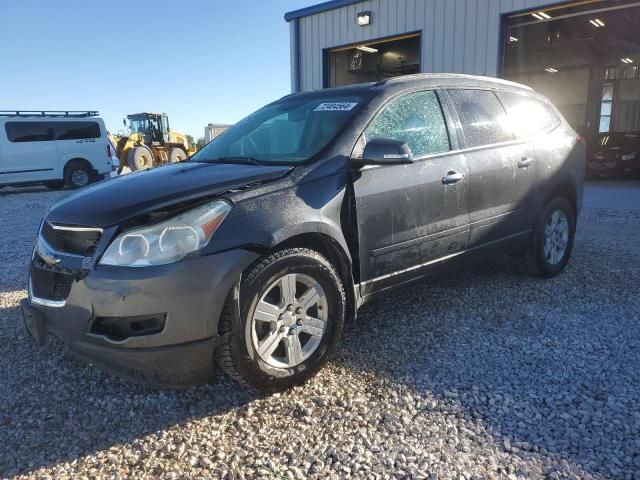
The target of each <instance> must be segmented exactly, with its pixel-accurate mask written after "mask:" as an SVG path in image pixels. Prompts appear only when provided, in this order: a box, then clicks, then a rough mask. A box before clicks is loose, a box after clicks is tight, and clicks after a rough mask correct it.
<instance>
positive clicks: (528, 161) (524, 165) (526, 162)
mask: <svg viewBox="0 0 640 480" xmlns="http://www.w3.org/2000/svg"><path fill="white" fill-rule="evenodd" d="M532 162H533V160H531V159H530V158H527V157H522V158H521V159H520V161H519V162H518V168H527V167H528V166H529V165H531V163H532Z"/></svg>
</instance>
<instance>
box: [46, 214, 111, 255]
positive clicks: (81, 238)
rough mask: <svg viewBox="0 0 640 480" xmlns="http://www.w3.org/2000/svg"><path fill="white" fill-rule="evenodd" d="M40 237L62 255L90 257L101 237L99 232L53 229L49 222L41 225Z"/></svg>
mask: <svg viewBox="0 0 640 480" xmlns="http://www.w3.org/2000/svg"><path fill="white" fill-rule="evenodd" d="M41 234H42V237H43V238H44V239H45V241H46V242H47V243H48V244H49V245H51V247H52V248H53V249H54V250H56V251H58V252H64V253H72V254H75V255H82V256H85V257H90V256H92V255H93V253H94V251H95V248H96V245H98V242H99V241H100V236H101V235H102V234H101V232H100V231H99V230H66V229H64V227H62V228H60V227H58V228H53V226H51V224H50V223H49V222H44V225H42V232H41Z"/></svg>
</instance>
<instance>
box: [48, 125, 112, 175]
mask: <svg viewBox="0 0 640 480" xmlns="http://www.w3.org/2000/svg"><path fill="white" fill-rule="evenodd" d="M55 137H56V145H57V148H58V154H59V155H60V160H61V164H62V165H63V167H64V165H65V164H66V163H67V162H68V161H69V160H71V159H73V158H83V159H85V160H88V161H89V162H91V164H92V165H93V168H95V169H96V170H97V171H98V173H107V172H108V171H110V169H111V168H110V165H107V164H108V162H110V161H111V159H110V158H109V157H108V156H107V146H106V142H105V140H104V135H103V132H102V130H101V128H100V124H99V123H98V122H97V121H95V120H74V121H58V122H56V123H55Z"/></svg>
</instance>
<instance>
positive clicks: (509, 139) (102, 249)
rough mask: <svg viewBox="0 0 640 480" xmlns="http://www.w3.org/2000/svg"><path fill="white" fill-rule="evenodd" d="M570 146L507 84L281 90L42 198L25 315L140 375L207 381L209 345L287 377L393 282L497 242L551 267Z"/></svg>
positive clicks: (566, 197)
mask: <svg viewBox="0 0 640 480" xmlns="http://www.w3.org/2000/svg"><path fill="white" fill-rule="evenodd" d="M584 161H585V151H584V145H583V144H582V143H581V141H580V139H579V137H578V136H577V134H576V133H575V131H574V130H573V129H572V128H571V127H570V126H569V125H568V124H567V122H566V120H565V119H564V118H563V117H562V115H560V114H559V112H558V111H557V110H556V109H555V108H554V107H553V105H551V104H550V103H549V102H548V100H546V99H545V98H544V97H542V96H541V95H538V94H537V93H535V92H534V91H533V90H531V89H530V88H528V87H524V86H521V85H517V84H514V83H511V82H506V81H501V80H493V79H488V78H483V77H471V76H464V75H411V76H406V77H398V78H394V79H389V80H384V81H380V82H377V83H367V84H361V85H355V86H349V87H341V88H336V89H329V90H321V91H315V92H308V93H300V94H292V95H288V96H286V97H284V98H282V99H280V100H278V101H276V102H274V103H271V104H269V105H267V106H265V107H264V108H262V109H260V110H258V111H257V112H255V113H253V114H252V115H250V116H249V117H247V118H245V119H244V120H242V121H240V122H238V123H237V124H236V125H234V126H233V127H231V128H230V129H229V130H227V132H226V133H225V134H224V135H222V136H220V137H218V138H217V139H215V140H213V141H212V142H211V143H209V144H208V145H206V146H205V147H204V148H203V149H202V150H200V151H199V152H197V153H196V154H195V155H194V156H193V157H192V158H191V159H190V160H189V161H187V162H184V163H180V164H174V165H167V166H163V167H160V168H157V169H154V170H151V171H148V172H144V173H142V174H135V175H128V176H124V177H119V178H117V179H114V180H112V181H109V182H107V183H105V184H102V185H100V186H99V187H98V186H96V187H92V188H88V189H86V190H84V191H82V192H80V193H79V194H77V195H74V196H73V197H72V198H67V199H65V200H63V201H61V202H60V203H58V204H57V205H55V206H54V207H53V208H52V209H51V210H50V211H49V212H48V214H47V217H46V218H45V219H44V221H43V224H42V227H41V229H40V232H39V233H38V237H37V242H36V246H35V249H34V253H33V259H32V262H31V267H30V274H29V298H28V299H26V300H25V301H23V312H24V318H25V324H26V327H27V329H28V330H29V332H30V333H31V334H32V336H33V337H34V338H35V339H36V340H37V341H38V342H40V343H42V342H44V340H45V338H46V336H47V334H48V333H51V334H54V335H56V336H57V337H59V338H61V339H62V340H63V341H64V342H65V343H66V344H67V346H68V348H69V349H70V351H72V352H74V353H76V354H77V355H79V356H81V357H84V358H87V359H90V360H91V361H93V362H96V363H97V364H101V365H105V366H107V367H108V368H109V369H111V370H112V371H117V372H119V373H122V374H125V375H127V376H129V377H134V378H137V379H141V380H144V381H147V382H152V383H156V384H160V385H166V384H171V385H174V384H188V383H193V382H198V381H204V380H206V379H208V378H209V377H210V375H211V373H212V370H213V366H214V358H215V359H217V363H218V365H220V367H222V368H223V369H224V370H225V371H226V372H227V373H229V374H230V375H231V376H232V377H233V378H235V379H238V380H240V381H242V382H245V383H247V384H249V385H251V386H253V387H256V388H260V389H264V390H281V389H284V388H288V387H291V386H292V385H296V384H299V383H301V382H303V381H304V380H306V379H307V378H309V377H310V376H311V375H313V374H314V373H315V372H317V371H318V369H319V368H320V367H321V366H322V365H323V364H324V363H325V362H326V361H327V360H328V359H329V358H330V356H331V354H332V352H333V350H334V348H335V346H336V344H337V342H338V340H339V337H340V334H341V331H342V327H343V323H344V321H345V320H347V319H349V318H353V317H354V316H355V314H356V311H357V308H358V307H359V306H361V305H363V304H364V303H366V302H368V301H370V300H372V299H374V298H376V297H377V296H379V295H381V294H384V293H386V292H388V291H390V290H391V289H393V288H397V287H399V286H402V285H406V284H407V283H409V282H412V281H415V280H417V279H420V278H423V277H425V276H426V275H430V274H433V273H435V272H439V271H443V270H447V269H451V268H454V267H457V266H458V265H459V264H460V262H462V261H464V260H466V259H471V258H474V257H475V258H477V257H479V256H486V255H489V254H495V253H497V252H512V253H514V254H517V255H520V256H522V257H523V262H524V264H525V265H526V267H527V268H528V270H529V271H530V272H531V273H532V274H535V275H538V276H541V277H545V278H548V277H553V276H555V275H558V274H559V273H560V272H562V270H563V269H564V268H565V266H566V265H567V262H568V261H569V258H570V255H571V250H572V246H573V238H574V234H575V228H576V220H577V217H578V213H579V211H580V208H581V205H582V189H583V181H584V172H585V165H584ZM363 328H366V327H363Z"/></svg>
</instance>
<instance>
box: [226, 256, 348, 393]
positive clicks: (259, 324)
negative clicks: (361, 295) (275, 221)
mask: <svg viewBox="0 0 640 480" xmlns="http://www.w3.org/2000/svg"><path fill="white" fill-rule="evenodd" d="M294 274H295V280H296V281H295V282H293V281H292V279H293V278H294V277H292V275H294ZM283 279H284V280H283ZM305 282H306V283H305ZM285 283H286V284H287V285H294V284H295V285H296V286H297V289H296V290H295V292H296V293H294V294H293V298H294V301H293V302H291V300H290V299H291V298H292V297H291V295H283V292H284V290H283V289H282V288H281V287H282V285H284V284H285ZM275 285H277V286H275ZM310 285H314V286H315V290H314V289H313V288H310ZM318 287H319V288H318ZM312 291H315V292H317V293H318V296H317V298H318V300H317V301H316V303H315V304H313V305H312V306H310V307H309V308H308V309H306V308H305V309H303V307H302V303H300V304H298V303H297V302H298V301H301V300H304V299H305V298H312V297H314V295H311V292H312ZM275 293H278V295H275ZM305 293H306V294H309V295H308V296H306V295H305ZM276 297H277V299H276ZM284 298H289V301H288V302H285V301H284ZM276 302H277V303H279V305H278V306H277V307H276V305H275V303H276ZM288 303H292V304H293V305H294V306H293V308H289V309H287V307H286V304H288ZM258 304H260V306H261V308H260V313H258V314H257V316H258V317H260V318H262V320H254V314H255V312H256V311H257V310H258V309H257V306H258ZM267 304H268V305H267ZM265 305H267V306H268V307H269V308H265ZM308 305H309V304H308ZM233 307H234V305H233V300H232V298H231V295H230V299H229V300H228V301H227V303H226V305H225V307H224V309H223V312H222V315H221V317H220V324H219V332H220V334H221V335H222V336H223V338H224V339H225V340H226V341H224V342H223V344H222V345H221V346H220V347H219V348H218V349H217V350H216V360H217V363H218V365H219V366H220V368H222V370H224V371H225V373H227V374H228V375H229V376H230V377H232V378H233V379H235V380H237V381H239V382H241V383H244V384H246V385H249V386H251V387H253V388H255V389H258V390H262V391H267V392H275V391H282V390H286V389H288V388H291V387H293V386H295V385H299V384H301V383H303V382H305V381H306V380H307V379H309V378H310V377H311V376H313V375H314V374H315V373H317V372H318V370H319V369H320V368H321V367H322V366H323V365H324V364H325V363H326V362H327V360H328V359H329V358H330V357H331V355H332V354H333V352H334V350H335V347H336V344H337V342H338V340H339V338H340V336H341V334H342V327H343V324H344V317H345V294H344V288H343V285H342V282H341V281H340V278H339V276H338V274H337V273H336V271H335V269H334V267H333V266H332V265H331V263H330V262H329V261H328V260H327V259H326V258H325V257H323V256H322V255H320V254H319V253H318V252H315V251H313V250H309V249H306V248H292V249H286V250H280V251H277V252H274V253H272V254H270V255H268V256H266V257H263V258H261V259H260V260H258V261H257V262H256V263H254V264H253V265H252V266H251V267H249V268H248V269H247V270H246V271H245V272H244V274H243V276H242V281H241V284H240V310H239V316H238V314H234V308H233ZM301 310H302V311H301ZM265 312H266V315H273V317H271V316H268V317H266V315H265ZM309 317H313V318H309ZM265 318H270V319H271V321H269V322H267V321H264V319H265ZM302 318H304V320H302ZM296 319H298V321H297V322H296ZM319 319H320V320H319ZM322 319H324V322H322ZM292 331H295V332H297V333H293V334H292V333H291V332H292ZM307 331H309V332H311V331H312V332H314V335H310V334H309V333H307ZM294 337H295V338H294ZM296 338H297V340H296ZM271 339H273V340H271ZM265 340H269V342H266V341H265ZM296 343H297V345H298V346H299V349H297V348H296V347H295V346H294V344H296ZM268 344H270V345H272V346H273V348H272V349H269V348H266V346H267V345H268ZM258 347H263V348H262V350H259V349H258ZM268 350H272V353H269V352H268ZM305 350H306V351H305ZM287 363H288V364H287Z"/></svg>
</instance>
